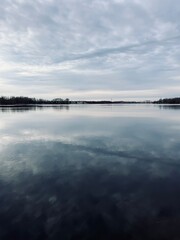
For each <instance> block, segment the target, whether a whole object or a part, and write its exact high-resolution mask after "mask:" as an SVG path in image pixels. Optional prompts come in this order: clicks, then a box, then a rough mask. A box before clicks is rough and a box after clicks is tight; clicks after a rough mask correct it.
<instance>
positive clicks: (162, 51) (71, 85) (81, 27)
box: [0, 0, 180, 100]
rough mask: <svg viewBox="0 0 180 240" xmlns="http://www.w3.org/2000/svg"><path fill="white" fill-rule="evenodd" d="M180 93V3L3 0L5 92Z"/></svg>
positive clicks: (1, 73) (73, 95)
mask: <svg viewBox="0 0 180 240" xmlns="http://www.w3.org/2000/svg"><path fill="white" fill-rule="evenodd" d="M12 95H14V96H29V97H37V98H45V99H53V98H58V97H60V98H69V99H71V100H92V99H93V100H148V99H150V100H154V99H159V98H164V97H177V96H180V4H179V0H1V4H0V96H12Z"/></svg>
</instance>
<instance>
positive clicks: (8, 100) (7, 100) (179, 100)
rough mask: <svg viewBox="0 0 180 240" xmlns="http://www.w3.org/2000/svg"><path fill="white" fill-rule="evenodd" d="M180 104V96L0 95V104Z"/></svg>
mask: <svg viewBox="0 0 180 240" xmlns="http://www.w3.org/2000/svg"><path fill="white" fill-rule="evenodd" d="M71 103H74V104H123V103H124V104H127V103H128V104H141V103H153V104H154V103H155V104H180V97H176V98H164V99H159V100H157V101H138V102H137V101H70V100H69V99H68V98H66V99H62V98H55V99H53V100H45V99H36V98H29V97H22V96H20V97H14V96H12V97H4V96H2V97H0V105H31V104H32V105H33V104H71Z"/></svg>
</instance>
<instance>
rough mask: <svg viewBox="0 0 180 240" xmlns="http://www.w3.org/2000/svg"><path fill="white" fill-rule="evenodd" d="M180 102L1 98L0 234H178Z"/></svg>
mask: <svg viewBox="0 0 180 240" xmlns="http://www.w3.org/2000/svg"><path fill="white" fill-rule="evenodd" d="M179 132H180V107H179V106H169V105H161V106H158V105H113V106H112V105H69V106H61V107H58V106H56V107H48V106H46V107H33V108H28V107H25V108H4V107H3V108H0V138H1V141H0V239H2V240H4V239H8V240H9V239H10V240H12V239H13V240H16V239H17V240H43V239H52V240H54V239H55V240H56V239H58V240H59V239H63V240H66V239H67V240H69V239H73V240H74V239H78V240H80V239H87V240H90V239H100V240H101V239H103V240H104V239H112V240H113V239H126V240H127V239H132V240H144V239H146V240H148V239H153V240H154V239H157V240H161V239H163V240H164V239H168V240H169V239H171V240H173V239H174V240H177V239H180V228H179V226H180V134H179Z"/></svg>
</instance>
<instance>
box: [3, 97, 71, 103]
mask: <svg viewBox="0 0 180 240" xmlns="http://www.w3.org/2000/svg"><path fill="white" fill-rule="evenodd" d="M69 102H70V101H69V99H68V98H66V99H61V98H56V99H53V100H45V99H36V98H29V97H21V96H20V97H14V96H13V97H3V96H2V97H0V105H19V104H21V105H27V104H68V103H69Z"/></svg>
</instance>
